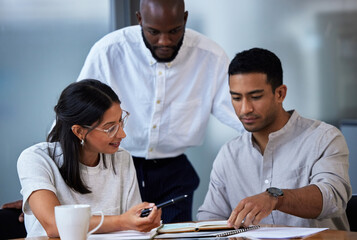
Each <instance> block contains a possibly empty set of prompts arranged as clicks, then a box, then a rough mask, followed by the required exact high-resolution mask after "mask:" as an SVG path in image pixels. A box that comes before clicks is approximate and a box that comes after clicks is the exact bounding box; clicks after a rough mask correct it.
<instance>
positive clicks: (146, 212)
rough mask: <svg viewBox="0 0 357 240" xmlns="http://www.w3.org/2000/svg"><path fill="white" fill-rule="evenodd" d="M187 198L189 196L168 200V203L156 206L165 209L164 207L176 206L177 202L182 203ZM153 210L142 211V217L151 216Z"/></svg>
mask: <svg viewBox="0 0 357 240" xmlns="http://www.w3.org/2000/svg"><path fill="white" fill-rule="evenodd" d="M185 198H187V195H182V196H179V197H176V198H174V199H171V200H168V201H166V202H163V203H160V204H158V205H156V207H157V208H163V207H166V206H169V205H171V204H174V203H175V202H178V201H181V200H183V199H185ZM151 210H152V208H145V209H143V210H142V211H141V214H140V217H147V216H148V215H149V214H150V212H151Z"/></svg>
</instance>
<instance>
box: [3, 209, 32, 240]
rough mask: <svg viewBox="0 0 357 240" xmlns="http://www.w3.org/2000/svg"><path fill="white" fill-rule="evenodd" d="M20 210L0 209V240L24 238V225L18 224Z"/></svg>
mask: <svg viewBox="0 0 357 240" xmlns="http://www.w3.org/2000/svg"><path fill="white" fill-rule="evenodd" d="M21 213H22V210H21V209H15V208H4V209H0V239H10V238H25V237H26V229H25V224H24V223H20V222H19V216H20V214H21Z"/></svg>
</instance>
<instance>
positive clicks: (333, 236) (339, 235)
mask: <svg viewBox="0 0 357 240" xmlns="http://www.w3.org/2000/svg"><path fill="white" fill-rule="evenodd" d="M18 239H22V240H24V239H26V240H60V239H59V238H48V237H36V238H18ZM181 239H182V238H181ZM185 239H186V240H189V239H191V240H192V239H196V240H198V239H199V240H213V239H215V240H217V238H185ZM220 239H229V240H247V239H248V238H220ZM298 239H301V238H298ZM305 239H307V240H338V239H343V240H357V232H348V231H338V230H325V231H322V232H319V233H316V234H314V235H311V236H309V237H306V238H304V240H305Z"/></svg>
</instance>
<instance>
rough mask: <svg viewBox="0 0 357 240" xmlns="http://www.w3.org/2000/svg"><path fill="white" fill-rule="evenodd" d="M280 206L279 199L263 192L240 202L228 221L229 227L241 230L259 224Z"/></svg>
mask: <svg viewBox="0 0 357 240" xmlns="http://www.w3.org/2000/svg"><path fill="white" fill-rule="evenodd" d="M277 204H278V199H277V198H276V197H273V196H271V195H270V194H269V193H267V192H263V193H260V194H257V195H254V196H251V197H247V198H245V199H243V200H242V201H240V202H239V203H238V205H237V207H236V208H235V209H234V210H233V212H232V213H231V216H230V217H229V219H228V225H230V226H231V227H234V228H240V227H241V226H242V225H243V226H244V227H248V226H249V225H252V224H253V225H256V224H258V223H259V222H260V221H261V220H262V219H263V218H265V217H267V216H268V215H269V214H270V213H271V212H272V211H273V210H274V209H275V208H276V205H277Z"/></svg>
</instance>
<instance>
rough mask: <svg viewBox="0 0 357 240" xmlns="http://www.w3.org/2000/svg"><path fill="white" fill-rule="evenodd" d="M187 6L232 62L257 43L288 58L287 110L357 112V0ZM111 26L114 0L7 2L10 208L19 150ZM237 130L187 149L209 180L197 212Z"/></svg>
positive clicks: (192, 20)
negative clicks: (211, 175) (219, 158)
mask: <svg viewBox="0 0 357 240" xmlns="http://www.w3.org/2000/svg"><path fill="white" fill-rule="evenodd" d="M186 8H187V10H188V11H189V19H188V24H187V25H188V27H191V28H193V29H195V30H197V31H199V32H202V33H203V34H205V35H207V36H208V37H210V38H211V39H213V40H215V41H216V42H218V43H219V44H220V45H221V46H222V47H223V48H224V49H225V50H226V52H227V54H228V55H229V57H230V58H232V57H233V56H234V54H235V53H237V52H239V51H242V50H244V49H248V48H251V47H264V48H267V49H270V50H272V51H274V52H275V53H276V54H277V55H278V56H279V57H280V58H281V60H282V62H283V67H284V78H285V83H286V84H287V86H288V95H287V98H286V101H285V104H284V106H285V108H286V109H293V108H294V109H297V110H298V112H299V113H300V114H302V115H304V116H307V117H311V118H317V119H322V120H325V121H328V122H330V123H333V124H337V123H338V121H339V120H340V119H342V118H357V99H356V98H357V95H356V94H355V92H356V90H357V80H356V79H357V72H356V71H357V54H356V52H357V30H356V29H357V1H355V0H348V1H342V0H340V1H336V0H313V1H311V0H289V1H286V0H264V1H261V0H186ZM110 26H111V22H110V2H109V1H95V0H76V1H69V0H61V1H59V0H52V1H47V0H0V123H1V124H0V133H1V135H0V205H1V204H3V203H5V202H8V201H12V200H17V199H19V198H21V196H20V194H19V190H20V184H19V182H18V177H17V172H16V160H17V158H18V155H19V154H20V153H21V151H22V150H23V149H24V148H26V147H28V146H30V145H32V144H34V143H37V142H40V141H43V140H44V139H45V136H46V134H47V132H48V130H49V128H50V126H51V123H52V121H53V118H54V115H53V106H54V105H55V103H56V101H57V99H58V96H59V94H60V92H61V91H62V89H63V88H64V87H65V86H66V85H67V84H68V83H70V82H73V81H74V80H75V79H76V78H77V75H78V73H79V70H80V69H81V66H82V64H83V61H84V59H85V56H86V55H87V53H88V51H89V48H90V47H91V46H92V44H93V43H94V42H95V41H96V40H98V39H99V38H100V37H101V36H103V35H105V34H106V33H107V32H109V31H110ZM235 135H236V133H235V132H234V131H232V130H231V129H230V128H229V127H227V126H224V125H222V124H221V123H220V122H218V121H217V120H216V119H215V118H213V117H212V118H211V120H210V123H209V126H208V131H207V134H206V138H205V141H204V144H203V145H202V146H200V147H197V148H192V149H189V150H188V151H187V154H188V156H189V158H190V159H191V161H192V163H193V165H194V166H195V168H196V169H197V172H198V173H199V175H200V178H201V184H200V187H199V188H198V190H197V192H196V194H195V196H194V215H195V212H196V210H197V208H198V206H199V205H200V204H201V203H202V201H203V198H204V195H205V193H206V191H207V186H208V181H209V173H210V170H211V166H212V162H213V160H214V158H215V155H216V154H217V152H218V150H219V148H220V146H221V145H222V144H223V143H225V142H226V141H228V140H229V139H231V138H232V137H233V136H235ZM356 171H357V169H356Z"/></svg>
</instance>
